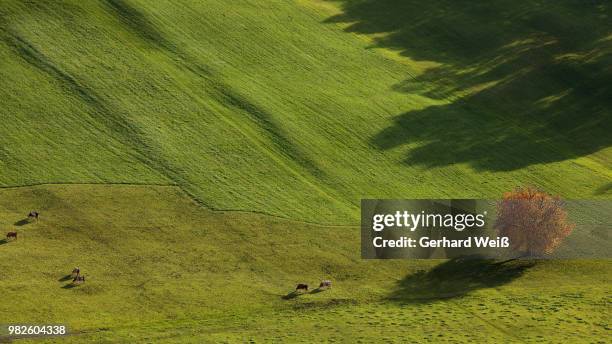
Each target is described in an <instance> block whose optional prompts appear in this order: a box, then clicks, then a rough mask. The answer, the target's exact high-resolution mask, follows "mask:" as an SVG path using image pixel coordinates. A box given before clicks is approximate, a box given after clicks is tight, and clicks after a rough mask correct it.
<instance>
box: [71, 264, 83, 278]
mask: <svg viewBox="0 0 612 344" xmlns="http://www.w3.org/2000/svg"><path fill="white" fill-rule="evenodd" d="M72 274H73V275H75V276H78V275H80V274H81V269H79V267H78V266H77V267H76V268H74V269H72Z"/></svg>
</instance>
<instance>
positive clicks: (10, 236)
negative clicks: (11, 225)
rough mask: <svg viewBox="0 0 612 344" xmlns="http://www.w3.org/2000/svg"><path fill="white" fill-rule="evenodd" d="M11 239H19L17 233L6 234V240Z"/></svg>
mask: <svg viewBox="0 0 612 344" xmlns="http://www.w3.org/2000/svg"><path fill="white" fill-rule="evenodd" d="M10 238H15V239H17V232H8V233H6V240H8V239H10Z"/></svg>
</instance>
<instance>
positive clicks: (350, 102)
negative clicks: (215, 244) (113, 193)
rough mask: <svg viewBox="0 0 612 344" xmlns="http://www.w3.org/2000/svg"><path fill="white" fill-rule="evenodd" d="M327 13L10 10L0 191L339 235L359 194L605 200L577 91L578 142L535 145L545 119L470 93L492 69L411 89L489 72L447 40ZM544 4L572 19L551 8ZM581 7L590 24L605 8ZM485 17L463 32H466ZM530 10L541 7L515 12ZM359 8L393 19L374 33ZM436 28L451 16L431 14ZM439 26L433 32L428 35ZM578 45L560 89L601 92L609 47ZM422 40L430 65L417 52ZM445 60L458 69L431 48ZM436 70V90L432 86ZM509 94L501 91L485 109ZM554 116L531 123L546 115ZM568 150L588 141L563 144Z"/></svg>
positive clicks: (211, 5)
mask: <svg viewBox="0 0 612 344" xmlns="http://www.w3.org/2000/svg"><path fill="white" fill-rule="evenodd" d="M338 4H339V5H341V7H340V8H341V9H342V10H339V7H336V5H335V4H332V3H329V2H321V1H298V2H286V1H266V2H261V1H232V2H231V3H227V2H226V1H210V2H207V3H206V4H198V3H194V2H186V3H184V4H182V5H181V6H177V5H175V4H171V3H164V2H156V3H150V2H141V1H125V0H112V1H111V0H109V1H101V2H95V3H94V2H90V3H87V4H83V3H79V2H62V3H56V2H52V1H40V2H36V3H35V4H31V3H23V2H20V1H6V2H5V3H4V5H3V7H2V9H0V17H1V21H0V58H1V60H2V64H1V65H0V76H1V77H2V80H3V87H2V90H1V91H0V92H2V94H1V95H2V97H1V99H2V100H1V102H2V107H0V111H1V112H0V115H1V116H2V118H3V119H4V120H5V121H4V122H5V125H3V126H2V128H0V157H1V159H0V164H1V165H0V166H1V169H0V184H2V185H22V184H30V183H38V182H128V183H130V182H137V183H154V184H178V185H180V186H181V187H182V188H183V189H184V190H186V191H187V192H189V193H190V194H191V195H193V196H194V197H196V198H197V199H198V200H200V201H201V202H203V203H205V204H206V205H208V206H209V207H212V208H220V209H244V210H254V211H261V212H266V213H271V214H276V215H281V216H285V217H290V218H296V219H302V220H309V221H316V222H332V223H348V222H354V221H355V220H356V219H357V205H358V201H359V199H360V198H364V197H387V198H390V197H400V198H410V197H449V196H452V197H497V196H499V195H500V194H501V192H503V191H506V190H508V189H511V188H512V187H514V186H516V185H520V184H534V185H538V186H541V187H542V188H545V189H547V190H550V191H553V192H555V193H559V194H562V195H564V196H567V197H608V196H607V195H608V194H609V189H610V188H609V185H610V184H609V183H610V178H611V174H610V169H609V163H610V151H609V148H607V147H608V142H607V141H605V137H607V136H602V134H601V133H600V132H599V131H590V130H591V129H589V128H600V130H601V131H602V132H604V133H605V130H606V128H607V127H606V126H602V125H601V124H605V123H609V121H605V119H606V118H608V117H609V110H606V108H605V104H607V103H606V102H605V100H603V98H601V97H594V96H593V94H591V93H588V92H574V93H572V94H571V96H570V97H567V98H566V99H567V101H571V102H573V103H576V104H580V105H576V106H580V107H582V108H583V109H587V110H588V111H591V110H595V109H599V108H601V111H599V112H597V111H594V112H590V113H589V116H588V118H589V119H590V120H589V121H588V126H586V127H584V128H582V129H581V131H579V132H577V133H576V132H571V131H568V130H566V129H564V128H565V126H567V123H573V121H574V119H573V118H571V117H569V118H568V117H567V116H559V117H558V118H557V119H558V120H559V121H560V122H559V121H557V122H555V123H566V124H564V125H565V126H560V127H559V128H560V129H559V130H557V131H555V130H556V129H555V127H547V128H544V129H543V130H544V132H545V133H544V134H542V133H543V132H542V131H541V130H536V129H538V128H541V127H542V123H547V122H546V120H544V121H537V120H535V121H534V120H533V115H529V113H521V112H520V111H518V110H517V109H521V108H522V107H526V106H527V105H530V103H528V102H527V101H523V99H524V98H525V97H524V92H516V93H507V92H505V91H506V89H503V88H501V89H500V88H497V89H496V88H494V87H493V88H492V89H490V88H486V87H485V86H482V85H489V84H493V83H495V81H496V80H498V79H503V77H504V75H505V74H504V69H503V68H502V69H501V70H496V71H495V72H494V73H493V74H485V76H484V77H481V78H480V79H478V78H476V79H477V80H476V81H474V80H470V81H469V83H468V82H466V85H467V86H466V85H461V86H460V87H459V86H453V87H451V90H450V91H448V92H447V91H445V93H444V94H445V96H444V97H440V96H439V94H438V93H439V92H438V93H436V92H433V93H432V92H426V91H423V90H438V91H440V90H445V89H448V87H449V86H448V83H449V82H455V83H456V82H458V81H460V76H461V75H464V74H465V73H466V72H465V71H466V70H478V68H480V69H482V70H483V71H484V70H486V68H487V66H485V65H477V64H474V65H471V64H469V63H467V62H465V61H471V60H470V56H471V55H470V53H473V52H474V51H478V50H479V49H481V47H479V46H474V47H473V48H472V50H470V51H467V52H466V51H457V49H456V47H455V45H453V44H452V43H453V42H452V41H449V39H447V40H440V34H435V35H433V36H431V35H425V34H423V35H421V36H419V37H413V36H407V34H406V33H407V32H412V31H409V29H410V28H411V27H410V26H406V27H404V26H398V25H399V23H402V21H400V20H399V19H401V17H400V16H401V15H406V12H410V11H409V10H410V9H411V7H410V4H406V5H402V6H404V7H402V6H400V5H398V3H397V2H393V1H384V2H382V3H380V6H378V5H376V6H374V5H373V4H372V3H371V2H369V1H360V2H340V3H338ZM368 5H371V6H374V7H373V8H368V7H363V6H368ZM506 5H507V4H506ZM506 5H504V4H500V5H499V6H506ZM359 6H361V7H359ZM449 6H450V5H449ZM507 6H508V7H510V6H509V5H507ZM552 8H553V9H554V11H556V12H555V13H557V12H558V13H560V14H559V15H561V14H563V15H566V14H565V12H563V11H565V9H564V7H560V8H557V7H552ZM449 10H450V9H449ZM427 11H430V10H427ZM584 11H585V12H586V13H589V14H590V15H591V14H592V15H591V17H587V18H590V19H593V18H594V17H596V16H597V15H600V14H601V13H600V12H601V11H602V10H599V9H597V8H595V9H590V8H585V9H584ZM598 11H599V12H598ZM607 11H608V9H607V7H604V9H603V12H602V13H603V14H605V13H607ZM481 12H482V11H481ZM481 12H476V14H472V15H473V17H469V18H467V19H464V18H460V19H464V20H465V21H466V22H468V23H469V22H471V20H473V19H474V18H475V17H474V16H476V15H477V14H479V13H480V14H481V15H484V14H483V13H481ZM485 12H486V11H485ZM525 12H526V13H539V12H534V10H533V9H531V8H530V7H528V6H526V8H525ZM367 13H380V15H381V16H387V15H388V14H389V13H397V18H396V17H390V18H396V19H393V20H390V21H389V22H388V23H380V22H379V21H377V18H376V17H368V16H366V14H367ZM425 13H429V12H425ZM467 13H472V12H470V11H468V12H467ZM486 13H488V12H486ZM428 18H429V17H428ZM432 18H438V20H441V21H440V23H445V21H444V20H445V17H444V16H442V17H441V19H440V17H435V16H434V17H432ZM564 20H565V19H563V20H559V21H558V22H556V21H555V22H553V23H550V26H551V27H554V25H564V24H562V23H564V22H565V21H564ZM587 20H588V19H585V20H584V21H573V22H574V23H576V25H582V24H583V23H585V22H586V21H587ZM346 22H349V23H355V22H357V24H355V25H357V26H355V27H353V28H352V29H350V30H349V31H352V32H354V33H357V34H354V33H346V32H345V31H346V29H347V24H345V23H346ZM435 23H436V21H435V20H434V19H428V20H427V21H426V22H425V24H424V28H421V31H427V30H431V28H432V27H434V26H435ZM598 23H599V25H603V23H602V22H598ZM383 24H385V25H386V26H384V25H383ZM457 24H459V23H457ZM483 25H484V24H483ZM491 25H492V24H491ZM445 27H448V25H446V26H445ZM487 28H488V27H487V26H483V27H480V28H478V29H474V30H475V31H481V30H486V29H487ZM605 28H606V26H603V27H602V29H601V30H598V31H597V32H596V33H597V34H600V33H602V32H605ZM426 29H427V30H426ZM392 31H393V32H397V34H399V35H400V36H399V37H398V36H395V37H394V36H391V38H394V39H395V40H392V41H391V42H398V41H399V42H402V39H404V40H407V39H409V41H410V42H416V43H415V44H416V49H407V48H405V47H406V46H407V44H406V43H405V42H404V43H403V45H400V46H399V49H398V45H397V44H395V45H393V44H387V45H384V44H380V42H381V41H380V38H377V37H381V35H382V36H388V33H389V32H392ZM542 31H546V29H542ZM549 31H550V30H549ZM415 32H419V31H415ZM434 32H436V31H434ZM552 32H553V33H555V32H556V31H552ZM578 32H582V33H583V34H584V35H585V36H584V37H585V38H586V37H587V35H589V36H588V38H589V42H592V44H595V48H597V49H600V50H601V51H603V52H604V53H602V54H603V55H601V56H603V57H601V58H599V57H598V59H597V63H595V64H593V65H592V67H589V68H591V69H592V70H591V69H589V72H588V73H586V74H584V73H583V74H580V73H574V74H571V75H573V76H572V77H571V78H570V76H571V75H570V74H566V76H565V78H570V79H568V80H570V81H568V82H572V83H573V81H571V80H580V81H579V84H581V85H582V84H585V83H588V82H589V80H591V79H593V77H592V76H591V75H592V74H593V73H595V74H593V75H600V77H599V78H597V79H596V80H595V81H598V83H596V85H606V84H605V83H603V82H602V80H600V79H603V80H605V78H607V77H608V75H609V74H607V72H605V73H603V74H602V73H599V72H601V71H606V69H605V67H602V66H604V65H605V64H604V62H603V61H605V60H601V59H603V58H604V57H606V56H608V55H606V54H605V51H606V50H605V47H607V46H609V40H606V39H605V37H601V39H602V40H601V43H595V42H594V40H592V39H590V38H591V36H595V34H596V33H590V32H588V31H587V30H586V29H585V30H579V31H578ZM522 34H523V33H521V35H522ZM525 35H527V33H525ZM460 36H461V37H464V36H465V37H470V35H469V32H460ZM516 36H517V37H506V36H502V37H501V38H499V41H500V43H499V44H501V43H504V42H506V43H507V44H512V43H513V41H514V40H515V39H517V38H520V37H518V36H520V35H518V34H517V35H516ZM521 37H522V36H521ZM416 38H419V40H416ZM562 38H563V37H562ZM571 38H573V40H572V41H569V40H567V39H566V40H564V41H563V44H562V45H560V46H559V47H557V48H555V49H556V50H554V51H553V52H550V53H548V52H546V54H545V56H547V57H548V56H551V57H555V58H556V57H559V58H562V56H565V55H567V54H571V53H576V50H577V48H581V49H582V48H583V47H576V46H575V44H574V43H573V42H578V41H580V37H571ZM382 42H388V41H384V40H383V41H382ZM427 42H430V43H431V45H430V46H431V47H432V48H430V51H429V54H422V56H421V55H418V54H417V53H418V52H419V51H424V50H423V49H421V48H422V47H423V46H425V45H426V44H427ZM460 42H461V41H460ZM568 42H569V43H568ZM572 44H574V45H572ZM576 44H577V43H576ZM597 44H599V45H597ZM372 45H374V47H383V48H392V49H395V50H396V51H398V50H399V54H397V53H394V52H392V51H390V50H383V49H368V47H372ZM445 47H447V48H448V49H449V51H451V52H452V53H453V55H452V56H450V57H449V56H445V57H442V56H441V55H440V56H439V57H437V55H436V54H434V53H435V52H437V51H438V50H443V49H444V48H445ZM468 47H469V46H468ZM523 48H524V49H526V48H525V47H524V46H523ZM523 48H522V49H523ZM466 49H467V48H466ZM584 49H586V48H584ZM584 49H583V50H584ZM488 51H492V49H489V50H487V52H488ZM496 53H497V52H496ZM514 53H515V54H516V55H518V56H520V59H521V61H523V60H526V61H529V59H530V57H529V55H524V54H523V53H522V50H520V49H519V50H517V51H515V52H514ZM597 56H599V55H597ZM451 57H452V58H454V59H455V60H456V61H460V62H461V64H459V62H458V63H454V62H453V61H454V60H452V59H451ZM491 57H494V56H493V55H492V53H491V54H483V55H482V59H486V58H491ZM457 65H459V67H461V69H457V68H455V67H456V66H457ZM436 66H437V67H436ZM517 66H518V67H520V64H517V65H512V64H506V65H504V64H502V67H504V68H506V69H509V68H510V67H517ZM589 66H591V65H589ZM449 68H450V69H449ZM453 68H455V69H453ZM470 68H471V69H470ZM462 71H463V72H462ZM436 73H438V74H436ZM440 73H443V74H444V73H446V74H444V75H446V77H439V78H438V77H434V76H435V75H439V74H440ZM473 73H476V72H473ZM473 73H472V74H473ZM485 73H486V72H485ZM597 73H599V74H597ZM472 74H470V73H468V74H467V75H472ZM475 75H480V74H478V73H476V74H475ZM551 75H552V76H549V77H548V79H544V80H545V81H541V82H538V83H533V84H531V82H529V81H530V80H531V81H533V80H536V79H537V77H538V75H537V74H528V78H527V81H524V82H522V83H520V87H519V86H517V84H512V83H510V86H511V87H514V88H520V89H524V90H525V92H529V90H530V89H531V90H534V91H535V90H538V92H536V93H535V95H533V96H532V97H531V98H529V101H535V100H536V99H534V97H537V98H538V100H542V101H546V99H549V100H550V99H553V98H554V99H556V98H555V96H556V97H561V96H560V95H559V94H560V92H561V91H563V90H561V86H559V87H557V86H555V87H549V88H546V87H542V85H543V84H544V83H547V82H548V81H550V84H551V85H558V84H559V83H557V82H556V81H554V80H553V79H554V78H553V77H554V76H555V75H558V74H555V73H553V74H551ZM583 76H584V77H583ZM551 78H553V79H551ZM449 80H450V81H449ZM502 84H503V83H502ZM402 85H403V86H402ZM479 85H480V86H479ZM562 85H563V84H562ZM417 86H418V89H415V87H417ZM510 86H508V87H510ZM483 88H486V90H484V91H482V89H483ZM466 90H467V91H466ZM476 90H481V92H476ZM405 91H407V92H405ZM451 91H452V92H451ZM502 91H503V94H508V95H509V96H508V97H507V99H504V100H503V102H501V105H503V106H500V107H499V109H498V108H495V104H498V102H497V101H496V99H497V98H498V97H497V96H495V95H496V94H502ZM487 92H489V93H487ZM461 97H463V98H461ZM550 97H552V98H550ZM458 98H461V99H462V100H458ZM483 98H484V100H482V101H479V100H478V99H483ZM564 101H565V100H564ZM508 104H514V105H513V106H510V107H509V106H507V105H508ZM562 104H563V103H559V104H556V105H554V108H553V109H552V110H555V111H552V110H550V112H547V111H549V110H546V109H543V110H541V111H540V113H543V114H550V113H558V111H556V109H559V108H563V107H567V106H565V105H562ZM498 110H499V111H498ZM515 114H518V115H516V116H515ZM562 115H563V113H562ZM500 118H504V120H503V121H500V120H499V119H500ZM598 123H600V124H599V125H598ZM598 130H599V129H598ZM588 132H593V133H594V134H593V135H592V139H591V140H592V142H590V141H587V140H586V139H585V138H586V137H587V135H586V134H585V133H588ZM478 133H482V135H481V136H479V137H480V138H478V137H476V136H477V135H478ZM551 133H553V134H554V135H552V134H551ZM574 138H579V139H580V140H579V141H581V145H579V146H576V147H586V148H584V149H581V150H580V149H574V148H572V147H573V144H574V143H573V142H574V140H573V139H574ZM536 146H537V147H538V149H537V150H534V149H533V147H536ZM466 185H469V186H470V187H469V188H466Z"/></svg>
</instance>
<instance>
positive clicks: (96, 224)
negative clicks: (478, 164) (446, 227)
mask: <svg viewBox="0 0 612 344" xmlns="http://www.w3.org/2000/svg"><path fill="white" fill-rule="evenodd" d="M31 208H36V209H40V211H41V214H42V216H41V219H40V221H39V222H37V223H30V224H23V222H22V221H21V220H23V217H24V212H23V209H31ZM0 226H1V228H3V229H4V230H5V231H9V230H16V231H18V232H19V238H18V240H16V241H10V242H4V241H2V242H0V257H1V258H2V259H0V271H2V272H3V273H2V275H1V276H0V289H2V290H3V291H4V297H3V301H2V302H1V303H0V323H2V324H6V323H56V322H57V323H63V324H66V325H68V327H69V329H70V331H71V332H72V333H73V334H72V335H71V336H69V337H66V338H59V339H57V340H48V342H54V341H56V342H61V343H66V342H83V341H86V342H99V343H105V342H156V343H157V342H183V343H184V342H198V343H202V342H211V343H218V342H245V341H249V340H253V341H256V342H270V341H284V342H313V341H319V340H320V341H326V340H330V341H338V342H346V341H350V342H356V341H360V340H361V341H381V340H385V341H388V342H397V343H404V342H406V341H411V342H416V341H444V340H447V341H466V342H467V341H472V342H473V341H478V342H499V341H504V342H509V341H517V342H537V341H539V340H541V339H542V338H546V339H547V341H561V340H568V341H571V342H577V341H580V340H581V339H584V338H596V337H598V336H599V337H601V338H604V337H605V335H606V330H607V329H608V328H609V321H608V316H607V315H608V313H609V302H610V300H609V287H608V282H609V280H610V278H611V277H612V276H610V269H609V263H608V262H606V261H588V262H587V261H556V262H540V263H538V264H536V265H533V264H531V263H530V262H514V263H510V264H505V265H503V266H499V265H495V264H488V263H486V262H472V263H470V262H462V261H461V262H459V261H449V262H440V261H432V260H429V261H411V262H410V263H409V264H407V261H399V260H398V261H364V260H361V259H360V257H359V242H358V238H359V235H358V234H357V231H358V229H357V228H335V227H325V226H313V225H307V224H302V223H298V222H294V221H288V220H281V219H274V218H271V217H269V216H261V215H257V214H248V213H247V214H245V213H236V212H211V211H208V210H205V209H203V208H201V207H200V206H198V205H197V204H196V203H194V202H193V201H192V200H191V199H190V198H188V197H186V195H185V194H184V193H183V192H182V191H181V190H180V189H178V188H176V187H146V186H127V185H123V186H118V185H115V186H112V185H72V186H61V185H55V186H37V187H27V188H16V189H3V190H0ZM75 265H78V266H79V267H80V268H81V269H82V272H83V273H84V274H85V276H86V279H87V281H86V283H85V284H83V285H81V286H78V287H75V288H68V286H69V280H66V279H65V278H64V276H65V275H66V274H68V273H69V272H70V271H71V270H72V268H73V267H74V266H75ZM419 270H422V271H419ZM325 278H330V279H332V280H333V281H334V286H333V288H332V289H331V290H328V291H324V292H320V293H312V294H306V295H302V296H298V297H294V298H291V294H289V293H290V292H291V290H292V288H293V287H294V285H295V284H296V283H298V282H307V283H309V284H311V285H312V284H316V283H317V282H318V281H320V280H321V279H325ZM584 285H588V286H589V288H583V286H584ZM287 295H289V298H288V299H287V297H286V296H287ZM355 329H359V331H356V330H355ZM553 329H554V330H553ZM3 335H5V334H4V333H0V338H2V337H1V336H3ZM440 336H441V337H440ZM20 342H22V341H20ZM23 342H28V341H23ZM32 342H47V341H45V340H42V341H41V340H40V339H35V340H32Z"/></svg>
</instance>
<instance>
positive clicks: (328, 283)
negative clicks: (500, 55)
mask: <svg viewBox="0 0 612 344" xmlns="http://www.w3.org/2000/svg"><path fill="white" fill-rule="evenodd" d="M331 286H332V282H331V281H330V280H323V281H321V284H319V289H327V288H331Z"/></svg>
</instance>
